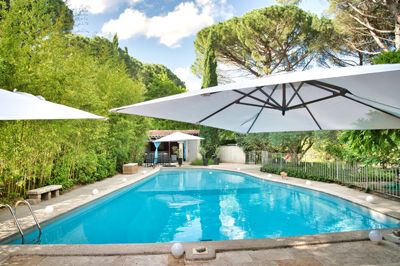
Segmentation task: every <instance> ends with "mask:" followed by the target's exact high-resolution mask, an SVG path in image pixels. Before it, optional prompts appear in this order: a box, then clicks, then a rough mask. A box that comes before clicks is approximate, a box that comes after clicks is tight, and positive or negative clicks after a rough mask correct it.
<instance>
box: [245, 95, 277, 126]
mask: <svg viewBox="0 0 400 266" xmlns="http://www.w3.org/2000/svg"><path fill="white" fill-rule="evenodd" d="M272 93H273V92H272ZM272 93H271V94H272ZM266 104H267V102H265V103H264V105H263V106H262V107H261V109H260V111H259V112H258V113H257V115H256V117H255V118H254V120H253V123H251V126H250V127H249V129H248V130H247V132H246V133H250V131H251V130H252V129H253V126H254V124H255V123H256V122H257V120H258V117H259V116H260V114H261V112H262V111H263V110H264V108H265V105H266Z"/></svg>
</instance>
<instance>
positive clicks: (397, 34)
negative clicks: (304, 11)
mask: <svg viewBox="0 0 400 266" xmlns="http://www.w3.org/2000/svg"><path fill="white" fill-rule="evenodd" d="M329 2H330V8H329V9H330V11H331V12H332V13H333V14H334V16H335V24H336V27H337V29H338V30H339V31H340V32H341V33H343V34H344V35H345V36H346V39H345V40H346V42H347V45H348V46H349V48H351V49H353V50H356V51H358V52H360V53H362V54H364V55H366V56H368V57H371V56H373V55H376V54H379V53H380V52H381V51H389V50H392V49H400V1H399V0H377V1H360V0H329Z"/></svg>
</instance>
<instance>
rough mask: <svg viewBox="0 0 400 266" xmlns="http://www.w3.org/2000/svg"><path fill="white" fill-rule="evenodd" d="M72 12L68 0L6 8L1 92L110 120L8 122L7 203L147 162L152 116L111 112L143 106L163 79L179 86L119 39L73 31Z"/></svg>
mask: <svg viewBox="0 0 400 266" xmlns="http://www.w3.org/2000/svg"><path fill="white" fill-rule="evenodd" d="M0 4H1V6H5V2H4V1H1V2H0ZM61 4H62V5H61ZM71 14H72V13H71V11H70V10H69V9H68V8H67V7H66V6H65V4H64V2H63V1H61V0H36V1H25V0H14V1H11V2H10V6H9V7H8V8H3V9H2V8H0V17H1V20H0V87H2V88H4V89H8V90H12V89H14V88H16V89H18V90H20V91H24V92H28V93H32V94H35V95H42V96H43V97H45V98H46V99H47V100H50V101H54V102H57V103H61V104H65V105H68V106H71V107H75V108H79V109H82V110H86V111H89V112H93V113H96V114H99V115H103V116H107V115H108V116H109V119H108V121H91V120H75V121H15V122H13V121H8V122H6V121H3V122H0V135H1V136H2V142H1V145H0V189H1V193H2V194H1V197H2V198H3V199H5V198H8V199H12V198H15V197H19V196H24V195H25V193H26V191H27V190H29V189H32V188H35V187H40V186H43V185H47V184H62V185H63V187H64V189H68V188H70V187H72V186H73V185H75V184H85V183H90V182H94V181H97V180H100V179H102V178H105V177H108V176H111V175H113V174H115V172H116V171H118V170H120V168H121V166H122V164H123V163H126V162H129V161H137V162H140V161H141V160H142V157H143V156H142V155H143V148H144V143H145V141H146V140H147V134H146V133H147V128H148V126H149V121H148V119H145V118H143V117H137V116H126V115H119V114H109V112H108V110H109V109H111V108H114V107H117V106H121V105H128V104H132V103H135V102H139V101H142V100H143V94H144V93H145V91H146V87H151V86H155V84H156V81H155V80H156V79H159V78H160V77H161V79H160V81H159V82H160V86H164V85H165V84H167V85H169V86H172V85H171V81H170V80H168V79H167V78H166V77H165V76H163V75H162V74H161V73H150V72H151V69H153V68H152V67H151V66H148V65H146V67H145V68H146V70H143V68H144V64H142V63H141V62H139V61H137V60H136V59H134V58H132V57H130V56H129V55H128V54H127V50H126V49H125V50H122V49H120V48H118V38H117V37H115V38H114V40H113V41H112V42H110V41H108V40H107V39H104V38H100V37H95V38H92V39H91V38H86V37H82V36H77V35H74V34H71V33H68V31H69V30H70V29H71V28H72V25H73V21H72V22H71V21H70V20H71ZM68 21H69V22H68ZM155 68H156V69H163V67H161V66H157V67H155ZM164 69H165V67H164ZM143 73H147V74H148V75H147V76H146V77H147V79H146V78H145V77H144V74H143ZM171 73H172V72H171ZM150 76H151V77H154V79H151V78H149V77H150ZM167 76H168V74H167ZM143 80H145V81H146V82H147V83H146V84H143V82H142V81H143Z"/></svg>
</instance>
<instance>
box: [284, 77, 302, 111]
mask: <svg viewBox="0 0 400 266" xmlns="http://www.w3.org/2000/svg"><path fill="white" fill-rule="evenodd" d="M289 85H290V86H291V87H292V89H293V90H294V94H293V95H292V97H290V99H289V101H288V103H287V104H286V105H287V106H288V107H289V105H290V104H291V103H292V101H293V99H294V97H296V95H297V94H298V93H299V91H300V89H301V87H303V85H304V82H301V83H300V85H299V86H298V87H297V89H296V88H295V87H294V85H293V83H289Z"/></svg>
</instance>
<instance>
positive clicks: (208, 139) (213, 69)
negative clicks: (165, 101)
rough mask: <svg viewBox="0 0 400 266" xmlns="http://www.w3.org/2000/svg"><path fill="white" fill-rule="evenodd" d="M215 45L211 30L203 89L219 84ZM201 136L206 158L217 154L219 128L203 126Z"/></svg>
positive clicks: (204, 67)
mask: <svg viewBox="0 0 400 266" xmlns="http://www.w3.org/2000/svg"><path fill="white" fill-rule="evenodd" d="M214 46H215V42H214V35H213V32H212V31H210V32H209V34H208V38H207V47H206V50H205V54H204V62H203V81H202V88H203V89H204V88H208V87H212V86H217V85H218V77H217V60H216V58H215V52H214ZM200 136H201V137H203V138H204V140H202V141H201V146H202V147H203V149H204V150H205V156H206V158H211V157H212V156H215V155H216V154H215V153H216V150H217V148H218V145H219V136H218V129H216V128H212V127H206V126H201V127H200Z"/></svg>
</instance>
